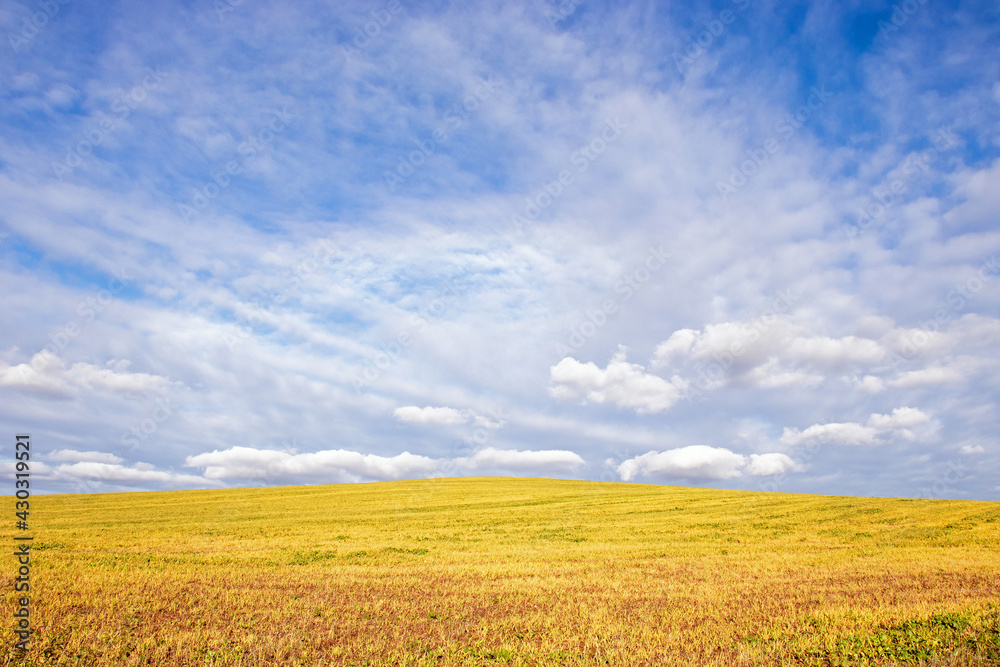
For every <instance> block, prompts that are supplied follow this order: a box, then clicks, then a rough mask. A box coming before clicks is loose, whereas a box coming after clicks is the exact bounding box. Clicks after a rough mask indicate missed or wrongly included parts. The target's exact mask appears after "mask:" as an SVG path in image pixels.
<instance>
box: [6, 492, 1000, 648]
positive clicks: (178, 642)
mask: <svg viewBox="0 0 1000 667" xmlns="http://www.w3.org/2000/svg"><path fill="white" fill-rule="evenodd" d="M31 502H32V508H31V509H32V514H31V518H32V519H33V522H32V523H33V530H34V534H35V546H34V552H33V562H32V566H33V569H32V591H31V592H32V605H33V607H32V625H33V627H34V628H35V629H36V635H35V637H34V639H33V641H32V645H31V651H30V653H29V654H28V655H27V656H26V657H25V656H23V655H19V654H17V653H16V652H15V651H14V650H13V644H14V641H15V640H14V638H13V631H12V623H11V622H10V620H8V622H7V623H5V624H4V627H5V634H4V648H3V653H2V655H4V656H5V660H6V662H7V663H9V664H26V665H56V664H59V665H76V664H79V665H115V666H116V667H117V666H119V665H146V664H153V665H262V666H263V665H273V664H288V665H320V664H322V665H494V664H510V665H605V664H608V665H647V664H648V665H653V664H657V665H663V664H667V665H783V664H787V665H839V664H851V665H854V664H859V665H860V664H880V665H881V664H886V665H888V664H927V665H987V664H1000V576H998V575H1000V504H998V503H990V502H968V501H946V500H897V499H874V498H850V497H831V496H809V495H793V494H769V493H760V492H742V491H718V490H706V489H696V488H679V487H667V486H652V485H639V484H614V483H602V482H580V481H560V480H544V479H520V478H462V479H434V480H419V481H405V482H382V483H374V484H350V485H331V486H301V487H279V488H274V487H272V488H265V489H236V490H213V491H184V492H155V493H128V494H94V495H60V496H35V497H33V498H32V501H31ZM11 505H13V501H11ZM12 512H13V509H12ZM9 560H10V561H11V562H10V563H8V565H7V566H6V568H5V570H6V571H5V572H4V571H0V573H2V574H9V575H10V576H8V577H7V582H6V586H5V588H4V590H5V591H7V593H6V597H7V603H8V605H7V606H8V609H13V607H14V599H15V594H14V593H13V587H12V582H13V579H14V576H15V571H16V565H15V564H14V559H13V558H12V557H11V558H10V559H9ZM8 619H10V617H9V616H8Z"/></svg>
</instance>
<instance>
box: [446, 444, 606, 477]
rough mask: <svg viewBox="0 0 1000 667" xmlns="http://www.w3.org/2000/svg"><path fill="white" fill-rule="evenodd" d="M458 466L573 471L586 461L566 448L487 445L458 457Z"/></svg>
mask: <svg viewBox="0 0 1000 667" xmlns="http://www.w3.org/2000/svg"><path fill="white" fill-rule="evenodd" d="M454 463H455V466H456V467H459V468H464V469H466V470H476V471H486V470H510V471H517V472H527V471H532V472H534V473H536V474H542V475H544V474H545V473H548V472H558V473H573V472H576V471H577V470H579V469H580V468H581V467H583V466H584V465H586V462H585V461H584V460H583V458H582V457H581V456H580V455H579V454H577V453H576V452H571V451H569V450H565V449H543V450H534V451H532V450H525V451H521V450H517V449H496V448H495V447H486V448H484V449H480V450H478V451H476V452H475V453H473V454H472V456H469V457H463V458H457V459H455V460H454Z"/></svg>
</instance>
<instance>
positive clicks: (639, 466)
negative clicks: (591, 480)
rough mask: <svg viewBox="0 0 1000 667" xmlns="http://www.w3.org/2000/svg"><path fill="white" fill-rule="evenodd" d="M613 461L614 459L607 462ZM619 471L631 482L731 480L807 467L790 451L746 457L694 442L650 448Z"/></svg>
mask: <svg viewBox="0 0 1000 667" xmlns="http://www.w3.org/2000/svg"><path fill="white" fill-rule="evenodd" d="M605 463H606V464H613V463H614V462H613V461H612V460H610V459H609V460H608V461H605ZM617 469H618V474H619V476H620V477H621V478H622V480H623V481H626V482H629V481H632V480H633V479H635V478H636V477H639V476H647V477H660V478H683V479H731V478H734V477H741V476H742V475H743V474H747V475H752V476H754V477H766V476H770V475H780V474H782V473H786V472H791V471H801V470H803V467H802V466H801V465H799V464H798V463H796V462H795V461H794V460H792V458H791V457H790V456H788V455H787V454H781V453H777V452H773V453H768V454H751V455H750V456H743V455H742V454H737V453H736V452H733V451H731V450H729V449H726V448H724V447H709V446H707V445H691V446H688V447H679V448H677V449H669V450H667V451H663V452H657V451H649V452H646V453H645V454H641V455H640V456H636V457H634V458H631V459H628V460H626V461H623V462H622V463H620V464H619V465H618V468H617Z"/></svg>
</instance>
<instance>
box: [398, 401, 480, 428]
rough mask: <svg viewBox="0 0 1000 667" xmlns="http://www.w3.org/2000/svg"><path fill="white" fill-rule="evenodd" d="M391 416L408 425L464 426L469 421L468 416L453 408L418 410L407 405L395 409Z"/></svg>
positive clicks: (413, 406) (428, 407)
mask: <svg viewBox="0 0 1000 667" xmlns="http://www.w3.org/2000/svg"><path fill="white" fill-rule="evenodd" d="M392 414H393V416H395V417H396V419H398V420H399V421H401V422H407V423H409V424H464V423H466V422H467V421H469V415H468V414H463V413H462V412H461V411H460V410H456V409H455V408H434V407H430V406H427V407H425V408H418V407H417V406H415V405H408V406H406V407H402V408H396V409H395V410H393V412H392Z"/></svg>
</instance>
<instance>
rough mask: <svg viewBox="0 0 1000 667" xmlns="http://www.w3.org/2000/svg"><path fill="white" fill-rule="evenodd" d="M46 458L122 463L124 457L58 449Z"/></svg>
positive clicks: (51, 459) (52, 459)
mask: <svg viewBox="0 0 1000 667" xmlns="http://www.w3.org/2000/svg"><path fill="white" fill-rule="evenodd" d="M45 458H46V459H47V460H49V461H75V462H90V463H121V462H122V461H123V460H124V459H122V458H121V457H120V456H115V455H114V454H107V453H105V452H78V451H76V450H73V449H58V450H56V451H54V452H52V453H50V454H48V455H46V456H45Z"/></svg>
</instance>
